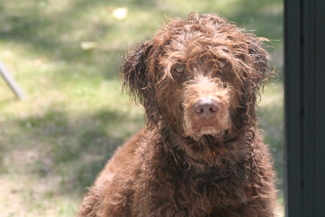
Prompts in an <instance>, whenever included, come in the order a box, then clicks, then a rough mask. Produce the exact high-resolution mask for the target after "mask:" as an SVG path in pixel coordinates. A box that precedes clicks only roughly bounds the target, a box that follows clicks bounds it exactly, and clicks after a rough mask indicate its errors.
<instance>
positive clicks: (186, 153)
mask: <svg viewBox="0 0 325 217" xmlns="http://www.w3.org/2000/svg"><path fill="white" fill-rule="evenodd" d="M156 130H158V131H160V132H159V135H160V140H161V143H160V144H163V147H161V148H163V149H164V153H166V154H170V155H173V156H174V159H175V161H185V162H186V161H187V162H188V164H190V165H191V166H193V165H194V166H195V167H197V168H200V170H201V171H204V170H205V169H203V168H208V167H211V166H212V167H214V166H216V165H217V164H219V165H220V164H221V162H222V158H229V157H230V155H229V153H228V152H229V151H230V150H231V149H233V148H234V147H233V146H234V145H240V146H242V148H243V149H246V150H247V151H249V149H250V148H249V147H250V146H251V144H252V143H253V141H254V138H255V128H254V126H250V127H248V126H246V127H245V128H244V127H243V128H242V129H241V131H239V132H234V131H231V130H225V131H223V132H221V133H220V134H218V135H203V136H201V137H199V138H191V137H188V136H180V135H183V134H181V133H180V130H179V129H174V128H172V127H171V126H170V125H168V124H166V123H163V122H160V123H159V125H158V126H157V128H156ZM243 137H244V138H243ZM180 159H182V160H180Z"/></svg>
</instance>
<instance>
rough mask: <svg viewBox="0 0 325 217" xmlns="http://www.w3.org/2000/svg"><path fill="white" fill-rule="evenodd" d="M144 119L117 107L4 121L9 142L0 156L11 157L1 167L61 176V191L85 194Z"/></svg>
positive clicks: (48, 176) (55, 177)
mask: <svg viewBox="0 0 325 217" xmlns="http://www.w3.org/2000/svg"><path fill="white" fill-rule="evenodd" d="M142 123H143V121H142V120H141V118H139V117H130V116H129V115H128V114H126V113H122V112H118V111H100V112H97V113H95V114H93V115H91V116H89V117H80V116H75V117H68V116H67V115H66V114H65V113H64V112H62V111H48V112H46V113H44V114H43V115H42V116H34V117H28V118H26V119H19V120H10V123H6V122H3V123H1V125H0V127H1V128H4V127H6V128H7V130H5V131H2V133H1V134H2V136H3V137H4V138H7V140H6V141H2V144H0V150H1V158H4V157H7V158H8V159H7V160H6V161H3V162H2V164H1V167H7V168H8V167H9V168H8V170H16V171H14V172H15V173H20V174H21V173H25V174H28V175H29V176H34V177H36V178H39V179H47V180H49V179H52V180H58V183H57V184H58V185H57V187H58V186H59V189H58V192H61V194H69V193H73V192H74V193H78V192H79V193H84V190H85V189H86V187H88V186H90V185H91V184H92V183H93V182H94V180H95V178H96V176H97V175H98V173H99V171H100V170H101V169H102V168H103V166H104V164H105V163H106V161H107V160H108V159H109V158H110V157H111V156H112V153H113V152H114V150H115V149H116V147H117V146H118V145H120V144H122V143H123V141H124V140H125V139H126V138H127V137H129V136H130V135H132V134H133V133H134V132H135V131H136V130H137V129H139V128H140V126H141V125H142ZM1 134H0V137H1ZM1 158H0V159H1ZM4 162H7V164H4ZM1 167H0V168H1ZM2 172H6V171H2ZM11 172H12V171H11ZM53 187H54V186H53Z"/></svg>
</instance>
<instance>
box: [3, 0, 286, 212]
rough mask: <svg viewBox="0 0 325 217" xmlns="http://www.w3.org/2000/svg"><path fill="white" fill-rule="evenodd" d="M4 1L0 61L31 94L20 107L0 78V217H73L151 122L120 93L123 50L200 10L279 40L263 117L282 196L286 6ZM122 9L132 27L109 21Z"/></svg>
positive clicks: (243, 0)
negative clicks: (118, 153) (109, 163)
mask: <svg viewBox="0 0 325 217" xmlns="http://www.w3.org/2000/svg"><path fill="white" fill-rule="evenodd" d="M0 2H1V3H0V23H1V28H0V48H1V49H0V60H1V61H2V62H3V63H4V64H5V65H6V67H7V68H8V69H9V71H10V72H11V73H12V75H13V76H14V77H15V79H16V81H17V82H18V83H19V86H20V87H21V88H22V89H23V91H24V92H25V94H26V98H25V99H24V100H22V101H18V100H16V98H15V95H14V94H13V93H12V92H11V91H10V89H9V88H8V86H7V85H6V83H5V82H4V80H3V79H2V78H0V210H1V216H4V217H11V216H15V217H16V216H24V217H25V216H26V217H29V216H33V217H35V216H42V217H43V216H49V217H51V216H74V215H75V213H76V210H77V208H78V206H79V204H80V202H81V200H82V196H83V194H84V193H85V192H86V188H87V186H89V185H91V183H92V182H93V181H94V179H95V178H96V175H97V174H98V172H99V171H100V170H101V168H102V167H103V165H104V163H105V162H106V160H107V159H108V158H109V157H110V156H111V155H112V152H113V151H114V149H115V148H116V147H117V146H118V145H119V144H121V143H122V142H123V141H124V140H125V139H126V138H127V137H129V136H130V135H132V134H133V133H134V132H136V131H137V130H138V129H139V128H140V127H141V126H142V125H143V123H144V120H143V119H144V118H143V117H144V116H143V110H142V109H141V108H140V107H138V106H135V105H133V104H132V103H131V102H130V100H129V98H128V96H127V95H126V94H122V92H121V80H120V79H119V77H118V75H117V71H118V69H119V66H120V64H121V61H122V59H123V55H124V53H125V50H126V49H127V48H128V47H129V46H131V45H134V44H136V43H138V42H139V41H143V40H146V39H148V38H150V36H151V35H152V34H153V33H154V31H155V30H156V29H157V27H158V26H159V25H161V24H162V23H163V21H164V19H165V17H174V16H179V17H184V18H185V17H186V16H187V14H188V13H190V12H193V11H196V12H215V13H217V14H219V15H221V16H224V17H226V18H228V19H230V20H232V21H234V22H235V23H236V24H237V25H239V26H241V27H245V28H247V29H249V30H252V31H253V32H254V33H255V34H257V35H259V36H263V37H266V38H269V39H271V40H272V42H273V47H272V48H269V51H270V52H271V53H272V56H273V58H274V63H275V64H276V65H277V68H278V69H279V71H280V74H279V79H278V80H277V81H275V82H271V85H270V86H268V87H267V88H266V90H265V93H264V95H263V96H262V101H261V103H260V112H259V114H260V127H261V128H262V129H263V130H264V131H265V133H264V134H265V140H266V142H268V143H269V144H270V145H271V150H272V152H273V153H274V159H275V164H276V168H277V170H278V174H279V187H280V188H282V176H283V170H282V167H283V159H282V155H283V154H282V153H283V135H282V134H283V132H282V131H283V87H282V60H283V55H282V52H283V40H282V21H283V20H282V19H283V5H282V1H280V0H260V1H256V0H229V1H223V0H219V1H213V0H203V1H198V0H153V1H145V0H126V1H107V0H94V1H89V0H32V1H19V0H10V1H4V0H0ZM117 7H126V8H128V16H127V17H126V19H125V20H123V21H118V20H116V19H114V17H113V16H112V11H113V10H114V9H115V8H117ZM87 45H90V47H88V48H87V47H85V46H87ZM280 200H282V199H281V197H280Z"/></svg>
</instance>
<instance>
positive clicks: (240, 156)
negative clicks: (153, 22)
mask: <svg viewBox="0 0 325 217" xmlns="http://www.w3.org/2000/svg"><path fill="white" fill-rule="evenodd" d="M263 41H264V40H263V39H261V38H257V37H256V36H254V35H253V34H249V33H247V32H245V31H244V30H243V29H239V28H237V27H236V26H235V25H233V24H232V23H230V22H228V21H226V20H224V19H222V18H220V17H218V16H216V15H214V14H205V15H201V14H190V15H189V17H188V19H186V20H183V19H178V18H177V19H173V20H170V21H169V22H167V23H166V24H165V25H163V26H162V27H161V28H160V30H158V32H157V33H156V34H155V35H154V36H153V38H152V39H151V40H149V41H146V42H144V43H142V44H140V45H138V46H136V47H134V48H133V49H131V50H130V51H129V52H128V54H127V57H126V61H125V63H124V64H123V66H122V68H121V74H122V75H123V77H124V86H125V87H126V88H128V90H129V93H130V95H131V96H132V97H133V98H134V99H135V100H136V101H137V102H139V103H141V104H142V105H143V106H144V108H145V112H146V116H147V119H148V122H147V126H146V127H145V128H144V129H142V130H141V131H140V132H139V133H138V134H136V135H135V136H134V137H132V138H131V139H130V140H129V141H128V142H126V143H125V144H124V145H123V146H122V147H121V148H120V149H119V150H118V151H117V152H116V153H115V155H114V157H113V158H112V159H111V160H110V161H109V162H108V164H107V165H106V168H105V169H104V170H103V171H102V173H101V174H100V176H99V177H98V179H97V180H96V182H95V184H94V185H93V187H91V189H90V191H89V193H88V194H87V195H86V197H85V199H84V201H83V203H82V205H81V208H80V211H79V216H90V217H94V216H112V217H119V216H137V217H150V216H157V217H158V216H163V217H166V216H177V217H180V216H182V217H192V216H193V217H201V216H202V217H205V216H218V217H228V216H233V217H257V216H258V217H270V216H275V209H276V207H277V200H276V192H277V191H276V188H275V173H274V170H273V168H272V163H271V159H270V153H269V150H268V148H267V146H266V145H265V144H264V143H263V141H262V139H261V136H260V135H259V131H258V130H257V126H256V125H257V123H256V122H257V117H256V100H257V98H258V97H259V92H260V90H261V89H262V88H263V85H264V83H265V81H266V80H267V79H268V78H269V77H270V75H271V74H272V70H271V69H270V58H269V55H268V54H267V52H266V51H265V50H264V49H263V48H262V47H261V44H262V42H263Z"/></svg>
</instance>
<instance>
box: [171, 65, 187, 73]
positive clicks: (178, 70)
mask: <svg viewBox="0 0 325 217" xmlns="http://www.w3.org/2000/svg"><path fill="white" fill-rule="evenodd" d="M173 71H174V72H176V73H179V74H181V73H184V71H185V66H184V65H183V64H176V65H175V66H173Z"/></svg>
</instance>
